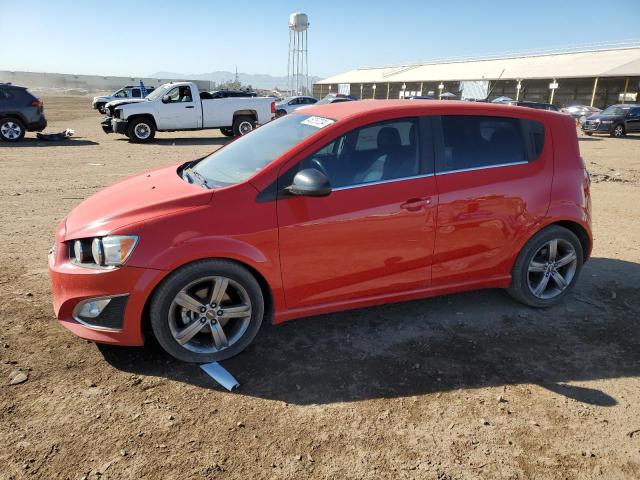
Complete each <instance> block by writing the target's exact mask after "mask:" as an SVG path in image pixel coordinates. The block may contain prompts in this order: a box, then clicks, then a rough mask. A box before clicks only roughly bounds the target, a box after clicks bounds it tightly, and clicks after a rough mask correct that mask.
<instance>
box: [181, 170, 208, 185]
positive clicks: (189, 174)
mask: <svg viewBox="0 0 640 480" xmlns="http://www.w3.org/2000/svg"><path fill="white" fill-rule="evenodd" d="M183 172H184V174H185V175H186V176H187V179H191V180H190V183H197V184H198V185H201V186H203V187H206V188H212V187H211V186H210V185H209V183H208V182H207V179H206V178H205V177H204V175H202V174H201V173H200V172H196V171H195V170H194V169H193V168H185V169H184V170H183ZM196 179H197V180H198V181H197V182H195V180H196Z"/></svg>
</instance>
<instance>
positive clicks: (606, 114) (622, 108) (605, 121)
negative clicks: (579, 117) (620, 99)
mask: <svg viewBox="0 0 640 480" xmlns="http://www.w3.org/2000/svg"><path fill="white" fill-rule="evenodd" d="M582 131H583V132H584V133H585V134H586V135H593V134H594V133H608V134H609V135H611V136H612V137H618V138H620V137H624V136H625V135H626V134H627V133H640V105H628V104H620V105H611V106H610V107H607V108H605V109H604V110H603V111H602V112H600V113H598V114H596V115H591V116H590V117H589V118H587V119H586V120H585V121H584V122H582Z"/></svg>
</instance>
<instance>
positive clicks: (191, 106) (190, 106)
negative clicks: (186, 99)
mask: <svg viewBox="0 0 640 480" xmlns="http://www.w3.org/2000/svg"><path fill="white" fill-rule="evenodd" d="M184 108H193V105H189V106H187V107H184Z"/></svg>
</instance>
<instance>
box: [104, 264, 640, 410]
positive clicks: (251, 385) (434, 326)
mask: <svg viewBox="0 0 640 480" xmlns="http://www.w3.org/2000/svg"><path fill="white" fill-rule="evenodd" d="M603 285H606V288H603ZM638 285H640V265H638V264H636V263H631V262H624V261H620V260H613V259H606V258H594V259H592V260H591V261H590V262H589V263H588V264H587V266H586V268H585V269H584V271H583V275H582V277H581V279H580V283H579V285H578V288H576V289H575V291H574V292H572V294H571V295H570V296H569V297H568V298H566V299H565V300H564V301H563V302H562V303H561V304H560V305H558V306H555V307H552V308H550V309H547V310H536V309H530V308H528V307H525V306H522V305H520V304H518V303H515V302H514V301H513V300H512V299H511V298H510V297H508V296H507V294H506V293H505V292H503V291H500V290H484V291H478V292H470V293H464V294H458V295H449V296H445V297H438V298H433V299H426V300H419V301H413V302H406V303H398V304H390V305H385V306H381V307H375V308H367V309H360V310H354V311H350V312H343V313H338V314H333V315H323V316H318V317H313V318H307V319H301V320H298V321H293V322H288V323H285V324H283V325H281V326H271V325H266V326H265V327H264V328H263V329H262V331H261V332H260V334H259V335H258V337H257V338H256V340H255V341H254V343H253V344H252V345H251V346H250V347H249V348H248V349H247V350H246V351H245V352H244V353H242V354H240V355H239V356H237V357H235V358H232V359H229V360H227V361H225V362H224V363H223V364H224V366H225V367H226V368H227V369H229V371H230V372H232V373H233V374H234V375H235V376H236V377H237V378H238V380H239V382H240V384H241V387H240V390H239V394H241V395H248V396H255V397H260V398H266V399H272V400H280V401H284V402H287V403H293V404H326V403H334V402H350V401H359V400H366V399H375V398H394V397H406V396H412V395H421V394H428V393H435V392H444V391H450V390H454V389H460V388H481V387H487V386H502V385H514V384H523V383H524V384H537V385H540V386H542V387H544V388H547V389H549V390H551V391H553V392H555V393H557V394H561V395H564V396H566V397H570V398H573V399H575V400H578V401H580V402H584V403H588V404H593V405H600V406H611V405H615V404H616V403H617V400H616V399H614V398H613V397H611V396H610V395H608V394H607V393H605V392H602V391H599V390H596V389H592V388H587V387H583V386H576V385H568V384H566V382H582V381H589V380H596V379H606V378H616V377H623V376H637V375H640V324H639V323H638V322H637V321H634V320H633V319H634V318H638V314H639V313H640V288H639V287H638ZM100 350H101V351H102V353H103V355H104V358H105V359H106V360H107V362H109V363H110V364H111V365H112V366H114V367H115V368H117V369H120V370H124V371H127V372H131V373H136V374H143V375H152V376H160V377H166V378H168V379H172V380H176V381H180V382H185V383H189V384H193V385H198V386H201V387H203V388H218V387H216V385H215V382H213V381H212V380H211V379H210V378H209V377H207V376H206V374H204V373H203V372H202V371H201V370H200V369H199V368H197V366H195V365H189V364H184V363H180V362H177V361H174V360H173V359H171V358H170V357H169V356H168V355H166V354H165V353H164V352H162V351H161V349H160V348H159V347H157V346H153V345H150V346H147V347H146V348H134V349H131V348H118V347H106V346H101V347H100Z"/></svg>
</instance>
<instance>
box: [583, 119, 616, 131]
mask: <svg viewBox="0 0 640 480" xmlns="http://www.w3.org/2000/svg"><path fill="white" fill-rule="evenodd" d="M612 127H613V123H602V122H597V123H596V122H590V121H589V120H585V121H584V122H582V125H581V126H580V128H582V131H583V132H589V133H609V132H610V131H611V128H612Z"/></svg>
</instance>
